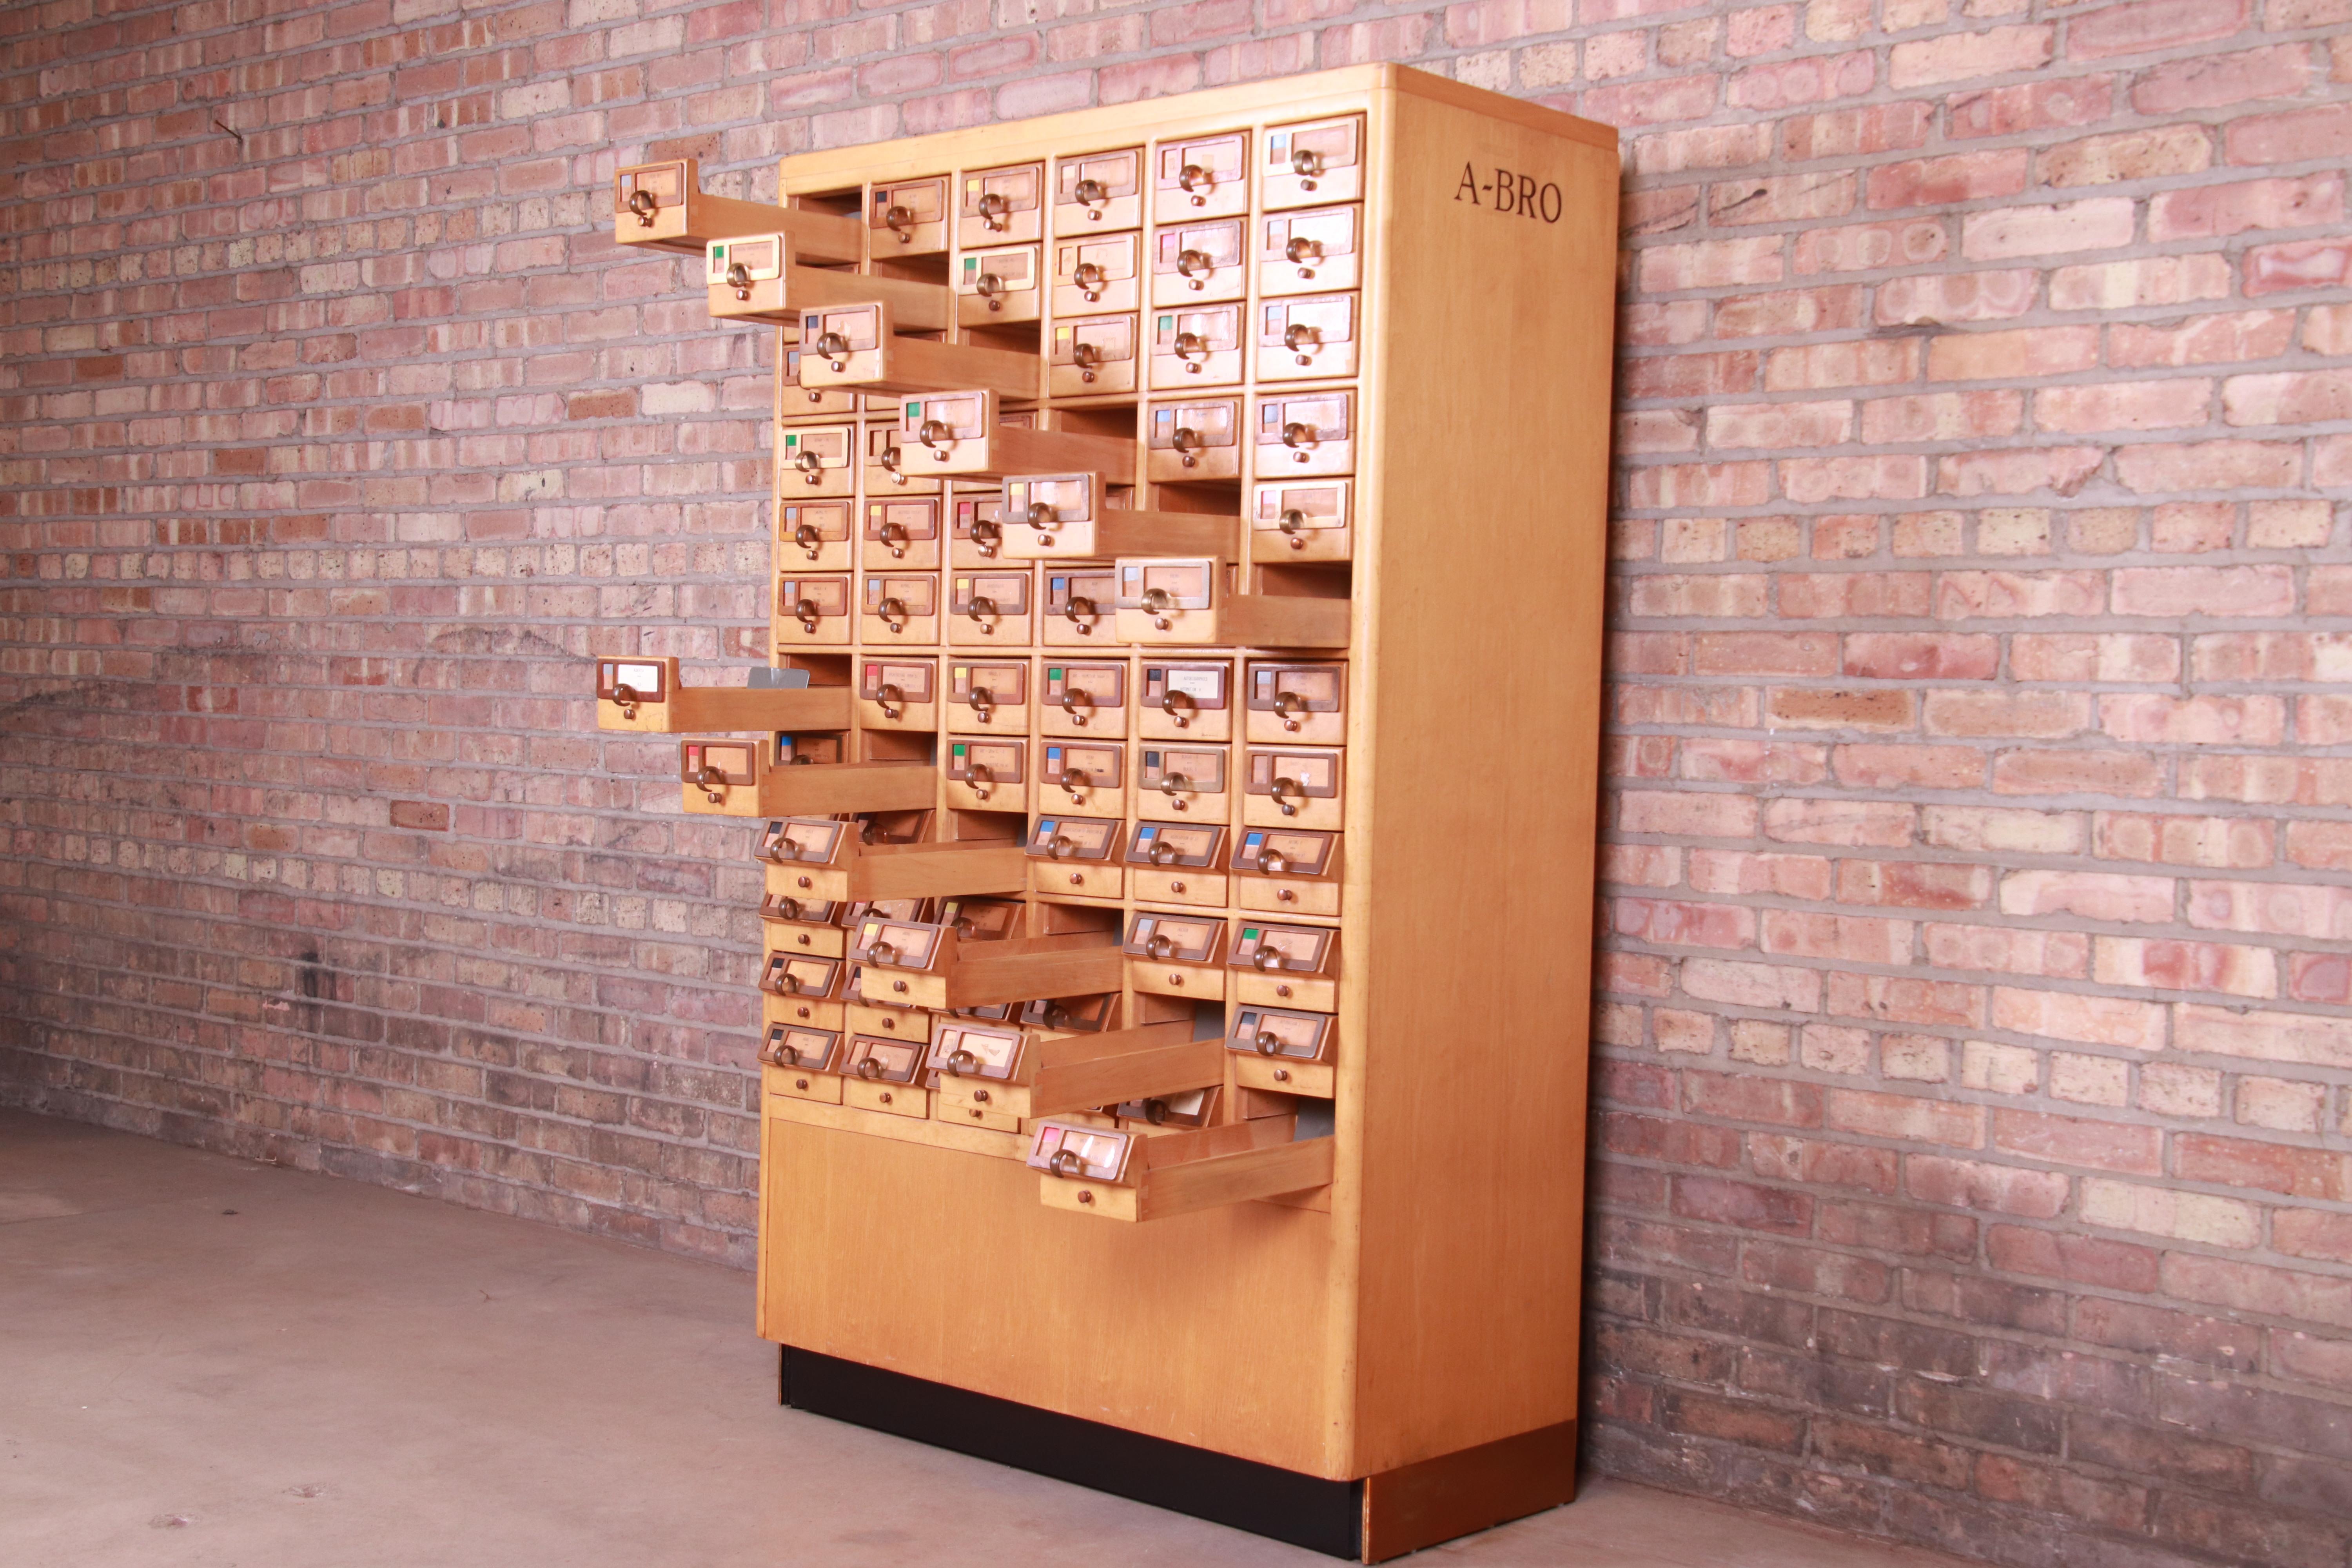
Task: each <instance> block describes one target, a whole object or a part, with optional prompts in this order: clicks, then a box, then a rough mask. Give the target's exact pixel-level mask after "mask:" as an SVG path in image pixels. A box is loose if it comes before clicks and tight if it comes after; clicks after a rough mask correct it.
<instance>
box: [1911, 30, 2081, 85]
mask: <svg viewBox="0 0 2352 1568" xmlns="http://www.w3.org/2000/svg"><path fill="white" fill-rule="evenodd" d="M2080 25H2081V24H2080V23H2077V24H2075V26H2080ZM2054 33H2055V29H2054V28H2052V27H2050V26H2007V27H1994V28H1991V29H1990V30H1989V31H1986V32H1982V33H1949V34H1947V35H1945V36H1944V37H1937V38H1922V39H1918V40H1916V41H1915V42H1911V43H1905V44H1897V45H1895V48H1894V50H1893V52H1892V53H1891V54H1890V55H1889V56H1888V60H1887V83H1888V85H1889V86H1891V87H1894V88H1895V89H1898V90H1900V89H1905V88H1914V87H1927V86H1932V85H1934V84H1935V83H1937V82H1946V81H1961V80H1965V79H1968V78H1969V77H1984V76H1998V75H2002V74H2005V73H2008V72H2011V71H2031V70H2039V69H2040V68H2042V67H2043V66H2045V65H2048V64H2049V63H2050V58H2051V53H2052V48H2053V43H2052V40H2053V35H2054Z"/></svg>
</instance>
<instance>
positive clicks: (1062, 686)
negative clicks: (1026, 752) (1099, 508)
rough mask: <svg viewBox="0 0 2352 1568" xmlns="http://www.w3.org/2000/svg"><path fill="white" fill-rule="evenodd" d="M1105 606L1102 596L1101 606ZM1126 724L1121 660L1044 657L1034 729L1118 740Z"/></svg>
mask: <svg viewBox="0 0 2352 1568" xmlns="http://www.w3.org/2000/svg"><path fill="white" fill-rule="evenodd" d="M1047 575H1048V577H1049V578H1050V577H1052V576H1054V575H1055V574H1051V573H1049V574H1047ZM1109 607H1110V602H1109V601H1108V600H1106V601H1105V602H1104V608H1106V609H1108V608H1109ZM1127 725H1128V714H1127V665H1126V664H1125V663H1124V662H1123V661H1122V662H1117V663H1114V662H1111V661H1109V660H1107V659H1106V660H1092V661H1089V660H1082V659H1069V660H1056V659H1050V658H1049V659H1047V660H1046V661H1045V689H1043V690H1042V691H1040V692H1039V693H1038V700H1037V731H1038V733H1040V734H1043V735H1053V736H1059V737H1061V738H1063V739H1066V740H1103V741H1120V740H1125V739H1126V738H1127Z"/></svg>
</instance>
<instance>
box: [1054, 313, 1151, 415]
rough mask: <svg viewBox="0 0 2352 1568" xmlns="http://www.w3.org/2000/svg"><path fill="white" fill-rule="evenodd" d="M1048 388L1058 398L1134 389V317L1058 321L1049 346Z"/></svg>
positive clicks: (1123, 391) (1102, 317)
mask: <svg viewBox="0 0 2352 1568" xmlns="http://www.w3.org/2000/svg"><path fill="white" fill-rule="evenodd" d="M1045 357H1046V369H1045V388H1046V391H1047V392H1048V393H1050V394H1051V395H1054V396H1055V397H1092V396H1096V395H1108V394H1112V393H1131V392H1133V391H1134V390H1135V362H1136V353H1135V318H1134V317H1133V316H1083V317H1080V318H1078V319H1077V320H1076V321H1055V323H1054V341H1053V342H1051V343H1048V344H1047V345H1046V355H1045Z"/></svg>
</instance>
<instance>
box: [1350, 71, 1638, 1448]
mask: <svg viewBox="0 0 2352 1568" xmlns="http://www.w3.org/2000/svg"><path fill="white" fill-rule="evenodd" d="M1392 108H1393V113H1392V114H1391V116H1387V117H1384V119H1385V121H1386V123H1387V129H1386V131H1385V132H1383V135H1382V138H1381V140H1379V141H1378V142H1376V148H1377V149H1378V152H1377V155H1378V156H1379V157H1380V159H1381V167H1382V168H1384V169H1385V170H1386V171H1387V174H1388V183H1387V187H1386V189H1385V191H1384V193H1383V199H1382V200H1381V202H1380V203H1379V204H1378V205H1377V209H1376V210H1377V216H1376V217H1375V219H1374V222H1373V224H1372V233H1373V238H1372V244H1373V248H1374V254H1373V258H1372V260H1373V278H1372V279H1371V280H1370V282H1369V283H1368V298H1367V300H1366V310H1367V316H1366V319H1367V320H1368V321H1370V324H1371V330H1370V332H1369V333H1368V334H1367V338H1368V342H1367V347H1368V349H1370V350H1372V351H1373V355H1372V358H1371V360H1370V363H1369V364H1368V366H1367V367H1366V368H1367V375H1368V377H1369V379H1368V381H1367V383H1366V384H1365V388H1364V392H1363V397H1364V401H1365V405H1366V408H1367V428H1368V429H1370V430H1373V431H1377V432H1380V433H1381V438H1380V439H1378V440H1375V441H1373V442H1371V443H1370V444H1369V447H1370V449H1369V451H1365V449H1364V447H1360V452H1363V454H1364V455H1363V457H1362V458H1360V464H1359V470H1358V499H1359V501H1360V522H1361V527H1362V530H1363V531H1362V534H1361V535H1360V540H1359V544H1358V557H1357V588H1356V595H1357V598H1358V601H1359V605H1360V610H1361V612H1362V614H1363V616H1364V617H1365V619H1364V621H1363V622H1362V623H1361V624H1360V627H1359V638H1360V640H1359V642H1358V644H1357V646H1356V647H1355V649H1354V661H1353V678H1354V682H1355V684H1354V689H1353V704H1352V709H1351V712H1350V731H1349V747H1350V754H1349V777H1348V785H1347V789H1348V795H1349V828H1348V843H1349V878H1348V881H1347V884H1346V897H1345V900H1344V903H1343V923H1344V927H1345V929H1346V931H1347V932H1348V938H1347V941H1348V959H1347V967H1346V971H1345V977H1344V978H1343V980H1342V983H1341V986H1340V1008H1339V1037H1340V1038H1341V1040H1342V1041H1344V1042H1347V1044H1346V1047H1344V1048H1343V1049H1342V1050H1341V1052H1340V1054H1339V1059H1338V1062H1337V1064H1336V1066H1337V1069H1338V1072H1337V1077H1338V1108H1339V1140H1340V1144H1341V1147H1342V1149H1343V1151H1345V1152H1346V1153H1347V1156H1348V1158H1347V1160H1346V1161H1345V1164H1346V1165H1347V1166H1348V1167H1351V1168H1349V1169H1343V1170H1342V1171H1341V1172H1340V1173H1339V1179H1338V1180H1337V1181H1336V1182H1335V1184H1334V1193H1333V1197H1334V1205H1333V1219H1334V1222H1335V1224H1337V1225H1338V1226H1340V1227H1342V1229H1343V1232H1344V1230H1345V1229H1346V1227H1348V1226H1349V1223H1350V1221H1351V1220H1352V1221H1353V1222H1354V1224H1355V1225H1356V1226H1358V1227H1359V1231H1358V1234H1359V1237H1360V1240H1359V1245H1358V1247H1357V1248H1356V1249H1355V1251H1354V1258H1355V1260H1356V1262H1355V1267H1356V1268H1357V1270H1358V1275H1357V1278H1356V1279H1353V1280H1352V1281H1349V1282H1348V1283H1347V1285H1346V1288H1347V1289H1349V1293H1350V1296H1351V1300H1352V1305H1351V1306H1350V1307H1349V1308H1348V1309H1346V1311H1349V1312H1352V1314H1353V1316H1354V1320H1355V1321H1354V1323H1353V1325H1352V1331H1351V1332H1350V1333H1349V1336H1348V1338H1349V1342H1346V1343H1340V1342H1334V1343H1333V1345H1332V1346H1331V1347H1330V1351H1329V1353H1330V1354H1331V1356H1332V1363H1331V1364H1332V1366H1333V1368H1334V1371H1335V1375H1337V1374H1339V1371H1340V1369H1342V1368H1345V1369H1347V1371H1346V1374H1347V1375H1348V1376H1349V1378H1350V1381H1351V1384H1352V1387H1353V1396H1352V1405H1353V1410H1352V1417H1353V1419H1352V1430H1351V1432H1350V1434H1349V1443H1350V1452H1349V1458H1348V1460H1347V1468H1349V1470H1350V1471H1351V1472H1352V1473H1354V1474H1357V1475H1369V1474H1375V1473H1378V1472H1381V1471H1383V1470H1392V1469H1396V1468H1400V1467H1402V1466H1404V1465H1408V1464H1412V1463H1413V1462H1415V1461H1418V1460H1421V1459H1425V1458H1432V1457H1433V1456H1436V1455H1439V1454H1444V1453H1449V1452H1452V1451H1454V1450H1456V1449H1461V1448H1468V1447H1476V1446H1477V1445H1479V1444H1482V1443H1486V1442H1490V1441H1494V1440H1496V1439H1498V1438H1502V1437H1506V1436H1511V1435H1513V1434H1516V1433H1519V1432H1525V1431H1530V1430H1534V1429H1536V1428H1539V1427H1545V1426H1553V1425H1556V1424H1558V1423H1559V1422H1562V1421H1567V1420H1571V1419H1573V1418H1574V1417H1575V1415H1576V1381H1577V1332H1578V1326H1579V1300H1580V1281H1581V1264H1582V1234H1581V1233H1582V1224H1581V1221H1582V1215H1583V1197H1584V1191H1583V1176H1584V1137H1585V1122H1584V1117H1583V1115H1582V1107H1583V1104H1584V1087H1585V1086H1584V1078H1585V1058H1586V1049H1587V1039H1586V1035H1587V1030H1588V1026H1589V1018H1590V1014H1591V990H1590V974H1589V968H1590V963H1591V913H1592V858H1593V843H1594V828H1595V821H1594V811H1595V800H1596V795H1595V790H1596V785H1597V759H1598V757H1599V754H1600V753H1599V729H1600V700H1601V679H1600V655H1601V610H1602V584H1603V579H1604V575H1605V548H1604V537H1605V529H1606V510H1607V483H1608V457H1609V451H1608V448H1609V424H1608V419H1607V416H1606V408H1607V402H1608V397H1607V394H1608V388H1609V384H1610V375H1611V366H1612V337H1613V330H1614V321H1613V289H1612V279H1613V278H1614V268H1615V263H1616V248H1615V247H1616V232H1617V230H1616V222H1615V214H1616V200H1617V188H1618V169H1617V160H1616V158H1615V156H1614V155H1613V153H1610V152H1607V151H1604V150H1602V149H1601V148H1598V147H1596V146H1594V145H1593V144H1592V143H1591V142H1589V141H1587V140H1585V139H1583V138H1580V137H1577V138H1569V137H1558V136H1549V135H1545V134H1542V133H1541V132H1538V131H1536V130H1533V129H1531V128H1529V126H1528V124H1527V122H1526V121H1525V119H1524V117H1520V116H1509V117H1495V116H1490V115H1487V114H1485V113H1483V112H1475V113H1474V112H1472V111H1470V110H1466V109H1465V108H1463V107H1461V106H1459V105H1458V104H1457V103H1455V102H1454V101H1451V100H1449V99H1445V98H1441V97H1439V96H1437V95H1432V94H1420V95H1414V94H1404V95H1400V96H1398V97H1397V98H1396V99H1395V100H1393V105H1392ZM1482 108H1483V106H1482ZM1465 162H1468V163H1470V164H1471V165H1472V167H1473V169H1474V170H1475V169H1477V168H1481V167H1484V168H1489V169H1491V168H1493V167H1495V166H1497V165H1500V166H1504V167H1508V168H1511V169H1514V170H1521V171H1526V172H1528V174H1534V175H1536V176H1537V177H1538V178H1541V179H1545V180H1549V181H1553V182H1556V183H1558V184H1559V186H1560V187H1561V192H1562V206H1563V212H1564V215H1565V216H1564V218H1563V221H1561V222H1560V223H1558V224H1546V223H1543V222H1541V221H1539V220H1536V219H1529V218H1525V217H1520V216H1510V215H1505V214H1502V213H1498V212H1496V210H1494V209H1493V208H1492V207H1491V206H1486V205H1482V206H1479V207H1475V208H1474V207H1472V206H1471V205H1469V204H1468V203H1466V202H1456V201H1455V199H1454V198H1455V195H1457V193H1458V190H1459V186H1460V183H1461V178H1462V171H1463V165H1464V163H1465ZM1472 280H1475V284H1474V283H1473V282H1472ZM1513 342H1533V343H1539V344H1541V345H1542V350H1541V352H1540V353H1528V352H1521V353H1501V352H1497V350H1496V345H1499V344H1507V343H1513ZM1433 386H1442V387H1444V388H1446V389H1447V391H1446V393H1445V395H1443V396H1433V395H1431V392H1430V389H1431V387H1433ZM1498 454H1508V455H1509V459H1508V460H1507V461H1504V460H1497V455H1498ZM1440 517H1442V518H1444V520H1445V532H1444V552H1443V553H1442V555H1438V556H1433V554H1432V552H1431V549H1430V542H1429V536H1428V533H1427V528H1428V524H1429V520H1431V519H1433V518H1440ZM1473 566H1484V567H1488V568H1491V571H1480V570H1470V569H1466V568H1470V567H1473ZM1495 573H1507V574H1508V576H1509V579H1510V581H1511V583H1512V584H1515V595H1514V596H1515V597H1517V599H1518V600H1519V601H1520V602H1522V603H1524V604H1525V605H1528V608H1527V609H1526V610H1525V611H1523V612H1509V611H1504V612H1498V611H1497V609H1496V604H1495V601H1494V596H1493V593H1492V584H1493V582H1494V575H1493V574H1495ZM1474 697H1475V700H1474ZM1465 780H1467V781H1472V782H1471V783H1470V784H1465ZM1465 788H1475V789H1476V790H1477V791H1478V792H1479V798H1480V799H1481V800H1482V801H1483V802H1485V803H1486V805H1485V807H1484V809H1479V810H1466V809H1465V808H1464V807H1465V795H1464V792H1465ZM1536 825H1539V826H1540V828H1541V840H1540V843H1541V850H1542V862H1541V865H1540V867H1539V868H1532V869H1531V868H1530V867H1529V865H1528V861H1527V856H1528V850H1529V846H1530V839H1529V837H1528V835H1529V832H1530V830H1531V828H1532V827H1533V826H1536ZM1527 931H1543V932H1545V933H1546V938H1545V941H1544V942H1543V943H1542V946H1541V950H1540V952H1528V950H1527V948H1526V946H1525V944H1524V943H1523V942H1521V941H1520V938H1521V936H1522V935H1523V933H1525V932H1527ZM1432 1039H1443V1040H1444V1041H1445V1044H1446V1064H1447V1070H1446V1071H1445V1072H1444V1073H1442V1074H1431V1073H1426V1072H1419V1071H1413V1070H1410V1069H1409V1068H1405V1067H1404V1066H1403V1064H1402V1063H1400V1062H1397V1061H1396V1060H1394V1059H1393V1050H1394V1043H1396V1042H1405V1041H1427V1040H1432ZM1342 1250H1343V1251H1345V1250H1346V1249H1345V1248H1343V1249H1342ZM1465 1280H1477V1281H1481V1282H1482V1289H1476V1290H1465V1289H1460V1288H1459V1286H1460V1282H1462V1281H1465Z"/></svg>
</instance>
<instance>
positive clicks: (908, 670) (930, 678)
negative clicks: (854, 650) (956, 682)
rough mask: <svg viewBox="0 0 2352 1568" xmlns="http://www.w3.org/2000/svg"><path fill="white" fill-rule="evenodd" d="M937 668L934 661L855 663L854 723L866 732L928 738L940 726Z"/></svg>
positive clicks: (879, 659)
mask: <svg viewBox="0 0 2352 1568" xmlns="http://www.w3.org/2000/svg"><path fill="white" fill-rule="evenodd" d="M939 679H940V664H939V660H937V659H935V658H888V657H887V656H882V657H871V658H861V659H859V660H858V661H857V721H858V722H859V723H860V724H862V725H864V726H865V727H866V728H867V729H869V730H912V731H917V732H919V733H923V734H928V733H929V732H930V731H934V730H937V729H938V728H939V725H940V703H939Z"/></svg>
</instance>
